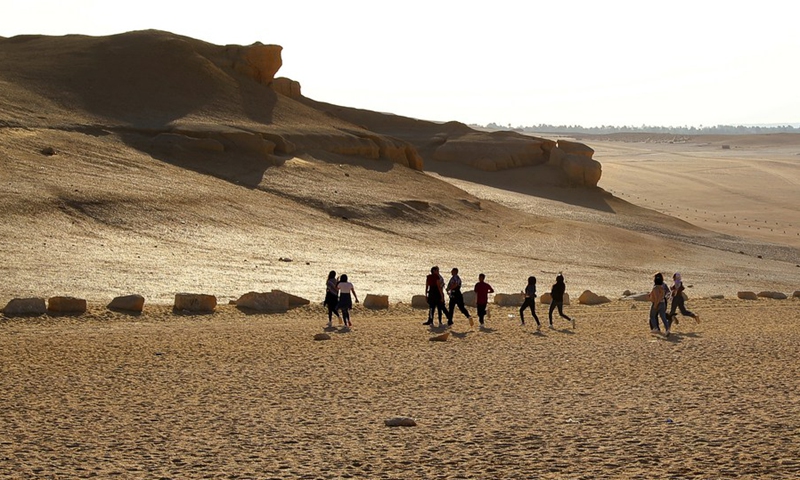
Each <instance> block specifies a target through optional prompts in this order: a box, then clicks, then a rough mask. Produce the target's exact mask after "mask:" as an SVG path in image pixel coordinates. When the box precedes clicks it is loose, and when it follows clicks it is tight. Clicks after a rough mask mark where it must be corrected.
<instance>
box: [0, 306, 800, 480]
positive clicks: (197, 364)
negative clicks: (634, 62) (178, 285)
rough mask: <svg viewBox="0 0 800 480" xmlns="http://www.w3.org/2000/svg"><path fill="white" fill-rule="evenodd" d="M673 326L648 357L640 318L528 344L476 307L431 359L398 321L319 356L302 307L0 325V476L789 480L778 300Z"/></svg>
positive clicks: (792, 329)
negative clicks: (406, 422)
mask: <svg viewBox="0 0 800 480" xmlns="http://www.w3.org/2000/svg"><path fill="white" fill-rule="evenodd" d="M689 307H690V308H691V309H693V310H694V311H695V312H697V313H699V314H700V315H701V323H700V324H695V323H694V321H693V320H691V319H688V318H687V319H683V320H682V321H681V322H680V325H678V326H677V327H675V328H674V335H672V338H671V339H668V340H667V339H664V338H662V337H654V336H651V335H649V333H647V320H646V306H645V304H644V303H641V302H636V303H633V302H613V303H611V304H606V305H603V306H594V307H589V306H569V307H566V313H568V314H570V315H573V316H574V317H575V318H576V319H577V326H576V329H575V330H572V329H570V328H569V323H568V322H566V321H563V320H559V319H556V320H555V326H556V329H555V330H549V329H544V330H543V331H542V332H541V333H536V331H535V328H534V327H533V326H532V320H531V319H530V318H529V319H528V325H526V326H525V327H521V326H520V325H519V324H518V317H516V315H517V313H516V309H513V308H505V307H504V308H498V307H492V309H491V313H492V317H491V318H490V319H489V320H488V321H487V325H488V327H489V328H488V329H486V330H485V331H478V330H477V329H475V330H471V329H470V328H469V325H468V324H467V322H466V321H465V320H464V319H463V318H459V317H456V324H455V326H454V327H453V329H452V334H451V336H450V338H449V339H448V341H447V342H444V343H442V342H431V341H429V337H431V336H433V335H434V334H436V333H439V331H440V330H439V329H434V330H433V331H430V330H428V328H427V327H424V326H422V325H421V324H420V321H421V320H422V319H423V318H424V312H423V311H421V310H412V309H410V308H409V307H403V306H396V307H393V308H391V309H390V310H388V311H380V312H370V311H366V310H364V309H363V308H362V307H357V308H356V310H355V312H354V314H353V324H354V326H353V329H352V330H351V331H350V332H344V331H342V330H341V329H340V328H337V329H336V331H334V332H329V334H330V336H331V340H328V341H319V342H315V341H314V340H312V338H313V336H314V335H315V334H316V333H321V332H322V331H323V327H324V326H325V322H326V320H325V316H324V312H323V310H322V308H321V307H320V306H316V305H314V306H307V307H303V308H301V309H299V310H295V311H292V312H290V313H287V314H280V315H261V314H252V315H247V314H244V313H242V312H240V311H239V310H237V309H236V308H235V307H231V306H224V307H220V308H219V309H218V311H217V312H216V313H214V314H212V315H205V316H186V315H175V314H173V312H172V310H171V308H169V307H150V308H147V309H146V311H145V313H143V314H142V315H141V316H125V315H122V314H116V313H110V312H108V311H107V310H105V309H103V308H93V309H91V311H90V312H89V313H88V314H87V315H84V316H81V317H75V318H70V317H61V318H58V319H51V318H41V319H36V320H29V319H28V320H19V319H14V320H4V321H3V322H2V323H0V344H2V346H3V348H2V349H0V365H2V366H3V372H2V376H0V391H2V392H3V396H2V399H3V400H2V403H3V404H2V409H0V423H2V425H3V429H2V431H1V433H0V458H2V459H3V461H2V462H0V476H2V477H3V478H20V479H22V478H90V477H94V478H254V479H256V478H258V479H262V478H263V479H266V478H776V479H777V478H794V477H796V476H798V475H799V474H800V460H798V458H800V438H799V437H798V433H799V430H798V428H800V424H798V418H800V403H798V401H797V399H798V380H797V379H798V378H800V364H798V361H797V355H798V345H800V330H799V329H798V328H797V325H798V322H799V321H800V318H798V311H800V309H798V301H797V300H794V301H776V300H759V301H752V302H746V301H744V300H728V299H725V300H696V301H691V302H689ZM537 310H538V313H539V315H540V318H542V320H544V321H545V322H546V320H545V318H546V312H545V311H544V308H543V307H541V306H539V307H538V309H537ZM472 311H473V312H474V309H472ZM511 315H514V316H515V317H513V318H510V317H509V316H511ZM396 416H408V417H412V418H413V419H415V421H416V423H417V425H416V426H415V427H397V428H389V427H386V426H384V421H385V420H386V419H389V418H392V417H396Z"/></svg>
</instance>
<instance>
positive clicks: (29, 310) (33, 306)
mask: <svg viewBox="0 0 800 480" xmlns="http://www.w3.org/2000/svg"><path fill="white" fill-rule="evenodd" d="M3 313H4V314H6V315H9V316H11V315H43V314H44V313H47V306H46V305H45V302H44V299H43V298H15V299H13V300H11V301H10V302H8V304H6V307H5V308H4V309H3Z"/></svg>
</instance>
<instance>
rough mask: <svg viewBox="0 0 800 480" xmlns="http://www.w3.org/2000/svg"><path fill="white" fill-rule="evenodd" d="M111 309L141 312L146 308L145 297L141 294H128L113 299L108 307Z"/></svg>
mask: <svg viewBox="0 0 800 480" xmlns="http://www.w3.org/2000/svg"><path fill="white" fill-rule="evenodd" d="M107 308H109V309H111V310H125V311H127V312H141V311H142V309H143V308H144V297H143V296H141V295H126V296H123V297H116V298H114V299H113V300H111V303H109V304H108V307H107Z"/></svg>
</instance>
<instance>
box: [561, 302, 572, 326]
mask: <svg viewBox="0 0 800 480" xmlns="http://www.w3.org/2000/svg"><path fill="white" fill-rule="evenodd" d="M558 314H559V315H561V317H562V318H566V319H567V320H569V321H572V319H571V318H569V317H568V316H566V315H564V302H558Z"/></svg>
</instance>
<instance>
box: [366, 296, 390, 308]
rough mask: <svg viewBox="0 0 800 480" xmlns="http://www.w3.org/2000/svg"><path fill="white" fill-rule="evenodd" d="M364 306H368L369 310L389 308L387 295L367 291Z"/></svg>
mask: <svg viewBox="0 0 800 480" xmlns="http://www.w3.org/2000/svg"><path fill="white" fill-rule="evenodd" d="M364 308H369V309H370V310H385V309H387V308H389V296H388V295H373V294H371V293H368V294H367V297H366V298H365V299H364Z"/></svg>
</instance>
